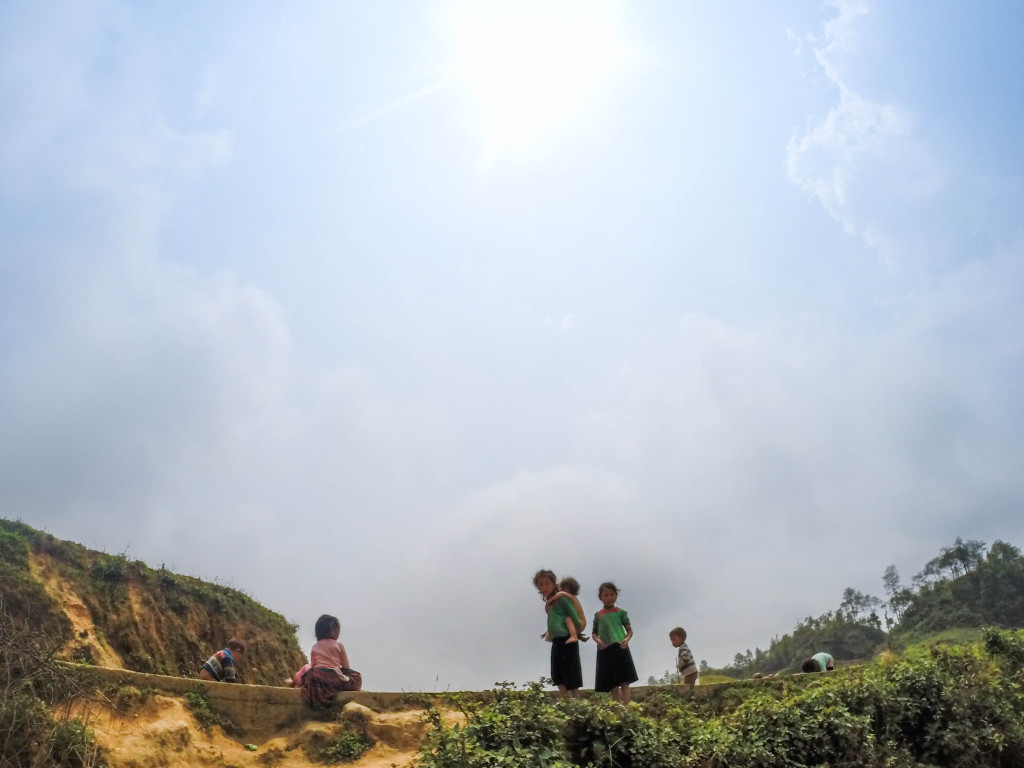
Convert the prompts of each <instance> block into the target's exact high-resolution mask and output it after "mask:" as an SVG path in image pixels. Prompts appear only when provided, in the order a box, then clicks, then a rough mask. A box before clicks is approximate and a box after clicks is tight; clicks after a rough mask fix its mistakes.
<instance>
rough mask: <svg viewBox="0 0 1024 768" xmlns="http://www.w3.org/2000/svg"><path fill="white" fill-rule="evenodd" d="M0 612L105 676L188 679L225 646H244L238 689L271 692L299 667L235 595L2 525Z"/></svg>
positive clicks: (282, 639)
mask: <svg viewBox="0 0 1024 768" xmlns="http://www.w3.org/2000/svg"><path fill="white" fill-rule="evenodd" d="M0 608H2V609H3V610H4V611H6V612H7V613H8V614H9V615H10V616H11V617H12V618H13V619H14V620H16V621H25V622H27V623H30V624H32V625H35V626H38V627H45V628H47V633H48V634H50V635H51V636H52V637H54V638H56V639H58V640H60V642H62V643H63V650H62V652H61V655H62V656H63V657H64V658H67V659H69V660H74V661H80V662H86V663H91V664H96V665H99V666H104V667H113V668H123V669H130V670H134V671H137V672H151V673H157V674H164V675H175V676H177V675H184V676H188V677H194V676H196V674H197V673H198V670H199V667H200V666H201V665H202V663H203V662H204V661H205V660H206V659H207V657H209V655H210V654H211V653H213V652H214V651H217V650H220V649H221V648H223V647H224V645H225V643H226V642H227V640H228V639H229V638H231V637H238V638H241V639H243V640H244V641H245V643H246V654H245V661H244V663H243V664H241V665H240V666H239V670H238V672H239V679H240V682H243V683H255V684H266V685H277V684H278V683H279V682H280V681H281V679H283V678H284V677H286V676H287V675H288V674H290V673H291V672H293V671H294V670H295V669H297V668H299V667H300V666H302V665H303V664H304V663H305V656H304V655H303V653H302V652H301V651H300V650H299V645H298V641H297V639H296V637H295V630H296V627H295V625H294V624H290V623H289V622H288V621H287V620H286V619H285V618H284V617H283V616H281V615H280V614H277V613H275V612H273V611H271V610H269V609H267V608H264V607H263V606H262V605H260V604H259V603H257V602H256V601H255V600H253V599H252V598H251V597H249V596H248V595H246V594H244V593H242V592H240V591H238V590H236V589H231V588H230V587H225V586H221V585H217V584H210V583H208V582H204V581H202V580H200V579H196V578H192V577H190V576H182V575H180V574H176V573H172V572H171V571H168V570H166V569H164V568H160V569H153V568H150V567H149V566H147V565H146V564H145V563H143V562H141V561H138V560H129V559H128V558H126V557H124V556H123V555H108V554H106V553H103V552H96V551H93V550H90V549H86V548H85V547H83V546H81V545H80V544H75V543H73V542H69V541H62V540H60V539H56V538H54V537H53V536H51V535H49V534H47V533H43V532H41V531H37V530H35V529H34V528H31V527H29V526H27V525H25V524H23V523H21V522H14V521H11V520H5V519H0Z"/></svg>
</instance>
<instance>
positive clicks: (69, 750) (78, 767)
mask: <svg viewBox="0 0 1024 768" xmlns="http://www.w3.org/2000/svg"><path fill="white" fill-rule="evenodd" d="M50 755H51V759H52V760H53V762H54V763H55V764H56V765H60V766H67V767H68V768H89V767H90V766H95V767H96V768H101V767H102V766H105V765H106V760H105V759H104V757H103V753H102V751H101V750H100V748H99V747H98V746H97V744H96V740H95V737H94V736H93V733H92V731H91V730H90V729H89V728H87V727H86V726H85V724H84V723H82V721H81V720H75V719H70V720H62V721H58V722H57V723H55V724H54V727H53V731H52V733H51V736H50Z"/></svg>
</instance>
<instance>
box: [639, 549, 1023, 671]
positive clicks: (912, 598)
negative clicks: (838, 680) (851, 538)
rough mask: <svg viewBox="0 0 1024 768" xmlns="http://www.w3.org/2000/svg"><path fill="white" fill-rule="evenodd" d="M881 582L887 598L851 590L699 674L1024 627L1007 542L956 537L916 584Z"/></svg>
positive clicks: (895, 578)
mask: <svg viewBox="0 0 1024 768" xmlns="http://www.w3.org/2000/svg"><path fill="white" fill-rule="evenodd" d="M882 585H883V587H884V588H885V591H886V594H887V596H888V598H889V599H888V600H881V599H879V598H877V597H874V596H872V595H868V594H865V593H863V592H859V591H857V590H855V589H853V588H852V587H848V588H847V589H846V590H844V592H843V598H842V602H841V603H840V605H839V607H838V608H837V609H836V610H834V611H827V612H826V613H824V614H822V615H821V616H818V617H811V616H808V617H807V618H805V619H803V620H802V621H800V622H799V623H798V624H797V626H796V627H795V628H794V629H793V631H792V632H791V633H787V634H785V635H783V636H782V637H775V638H772V640H771V643H770V644H769V646H768V648H767V650H762V649H761V648H757V649H755V650H754V651H749V650H748V651H747V652H746V653H737V654H736V656H735V658H734V660H733V663H732V664H730V665H728V666H725V667H722V668H720V669H711V668H710V667H708V666H707V665H706V664H705V665H704V666H703V668H702V669H701V672H702V673H704V674H705V675H706V674H709V673H711V674H718V675H725V676H727V677H729V678H743V677H749V676H751V675H755V674H761V675H765V674H774V673H780V672H781V673H786V672H795V671H797V670H798V669H799V668H800V663H801V661H802V660H803V659H805V658H807V657H808V656H810V655H812V654H813V653H816V652H818V651H825V652H827V653H830V654H832V656H833V657H834V658H835V659H836V660H837V661H839V662H861V661H865V660H867V659H869V658H871V657H873V656H875V655H876V654H878V653H881V652H883V651H893V650H895V651H902V650H905V649H906V648H908V647H909V646H911V645H914V644H919V643H924V644H926V645H928V644H934V642H948V641H949V639H950V638H956V639H960V640H963V639H964V638H968V637H977V636H980V633H981V629H982V628H983V627H1001V628H1005V629H1016V628H1021V627H1024V555H1022V554H1021V551H1020V550H1019V549H1018V548H1017V547H1015V546H1013V545H1012V544H1008V543H1006V542H1005V541H998V540H997V541H995V542H994V543H993V544H992V546H991V547H988V546H987V545H986V544H985V542H982V541H977V540H973V539H972V540H968V541H964V540H962V539H960V538H957V539H956V541H955V542H953V544H951V545H950V546H947V547H942V548H941V550H940V552H939V554H938V555H937V556H936V557H934V558H932V560H930V561H929V562H928V563H926V564H925V566H924V568H923V569H922V570H921V572H920V573H918V574H917V575H916V576H914V579H913V583H912V585H911V586H904V585H902V584H901V583H900V577H899V573H898V572H897V571H896V567H895V566H892V565H890V566H889V567H888V568H886V569H885V573H884V574H883V575H882ZM880 612H881V613H882V614H883V615H884V616H885V624H886V627H887V629H888V632H886V631H883V629H882V624H883V621H882V618H881V617H880V616H879V613H880ZM674 677H675V673H674V672H671V671H667V672H666V673H665V674H664V675H663V676H662V677H661V678H660V679H656V678H653V677H652V678H650V679H649V682H650V683H654V682H661V683H667V682H673V681H674Z"/></svg>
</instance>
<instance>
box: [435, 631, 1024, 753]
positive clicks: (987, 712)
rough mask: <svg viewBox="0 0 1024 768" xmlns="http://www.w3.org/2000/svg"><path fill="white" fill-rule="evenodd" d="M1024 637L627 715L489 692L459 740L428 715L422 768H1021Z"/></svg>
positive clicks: (658, 698) (459, 730)
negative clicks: (430, 726)
mask: <svg viewBox="0 0 1024 768" xmlns="http://www.w3.org/2000/svg"><path fill="white" fill-rule="evenodd" d="M1022 670H1024V634H1021V633H1014V632H1007V631H997V630H990V631H987V632H986V634H985V642H984V644H975V645H971V646H937V647H935V648H932V649H925V650H920V651H914V652H911V653H909V654H908V655H907V656H905V657H903V658H900V659H894V660H887V661H881V662H878V663H875V664H872V665H868V666H865V667H860V668H857V669H849V670H846V671H841V672H836V673H831V674H828V675H806V676H798V677H794V678H777V679H772V680H764V681H759V682H757V683H748V684H737V685H733V686H728V687H727V688H723V689H721V691H715V694H716V695H712V696H709V697H706V698H705V697H700V698H691V697H689V696H684V695H680V694H679V693H677V692H675V691H673V690H672V689H665V690H664V691H659V692H655V693H653V694H652V695H650V696H648V697H647V698H646V699H645V700H644V701H643V702H642V703H641V704H639V705H638V704H633V705H631V706H628V707H623V706H621V705H617V704H613V703H611V702H610V701H608V700H607V699H606V698H604V697H594V698H592V699H584V700H563V699H553V698H550V697H548V696H547V695H545V694H544V693H543V692H542V691H541V690H540V686H539V685H534V686H530V687H528V688H527V689H526V690H524V691H516V690H512V689H511V688H510V687H508V686H502V687H499V688H498V689H497V690H496V691H495V692H494V697H493V700H492V701H491V702H490V703H481V704H474V705H470V706H466V707H464V708H463V711H464V712H465V714H466V718H467V721H466V725H465V726H464V727H458V726H455V727H447V726H444V725H443V723H442V722H441V719H440V716H439V715H438V714H437V713H436V712H435V713H433V714H432V716H431V718H432V722H433V724H434V731H433V732H432V734H431V735H430V736H429V738H428V740H427V743H426V744H425V745H424V747H423V749H422V754H421V763H420V765H421V766H422V768H476V767H477V766H481V767H482V766H505V765H507V766H511V767H512V768H516V767H518V766H542V767H553V766H557V767H558V768H563V767H565V766H581V767H584V766H585V767H586V768H598V766H609V767H611V766H617V767H619V768H641V767H643V768H662V766H665V767H666V768H667V767H668V766H673V767H674V768H675V767H680V768H687V767H693V768H696V767H697V766H720V767H725V766H728V767H729V768H767V767H769V766H771V767H775V766H778V767H779V768H783V767H786V768H790V767H792V768H798V767H800V766H808V767H810V766H857V767H858V768H883V767H885V768H924V767H925V766H932V767H936V768H938V767H945V766H949V767H950V768H952V767H953V766H956V767H957V768H1022V767H1024V691H1022V689H1021V683H1022V682H1024V680H1022Z"/></svg>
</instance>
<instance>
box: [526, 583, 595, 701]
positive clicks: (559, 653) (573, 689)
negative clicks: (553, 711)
mask: <svg viewBox="0 0 1024 768" xmlns="http://www.w3.org/2000/svg"><path fill="white" fill-rule="evenodd" d="M556 582H557V579H556V578H555V574H554V573H553V572H552V571H548V570H540V571H537V573H535V574H534V576H533V586H535V587H536V588H537V591H538V592H540V596H541V598H543V599H544V602H545V606H544V609H545V610H546V611H547V614H548V631H547V637H548V639H549V640H550V641H551V681H552V682H553V683H554V684H555V685H556V686H557V687H558V691H559V693H561V694H562V695H563V696H570V697H572V698H576V697H578V696H579V695H580V688H582V687H583V668H582V667H581V666H580V644H579V642H578V637H577V634H576V627H577V625H578V624H579V621H580V618H579V616H578V615H577V613H576V609H575V608H574V607H573V604H572V602H571V601H570V600H569V598H568V597H559V598H557V599H555V600H553V601H552V603H551V604H550V605H549V604H548V600H549V599H550V598H553V597H555V594H556V592H557V591H558V587H557V586H556Z"/></svg>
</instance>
